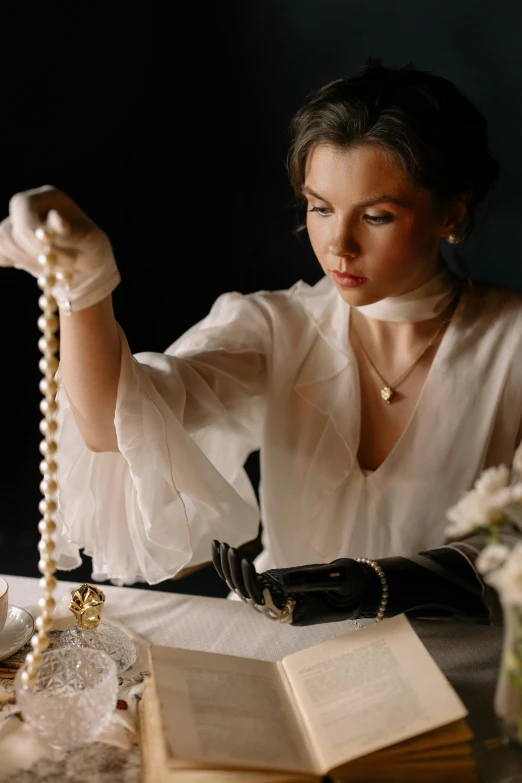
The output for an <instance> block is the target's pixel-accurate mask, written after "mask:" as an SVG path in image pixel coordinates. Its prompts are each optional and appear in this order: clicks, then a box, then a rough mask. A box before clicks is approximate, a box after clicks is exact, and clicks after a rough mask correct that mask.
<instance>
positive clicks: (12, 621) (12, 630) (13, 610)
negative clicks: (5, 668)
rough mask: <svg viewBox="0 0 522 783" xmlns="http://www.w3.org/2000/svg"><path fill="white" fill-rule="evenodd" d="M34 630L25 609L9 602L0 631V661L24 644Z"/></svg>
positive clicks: (31, 620)
mask: <svg viewBox="0 0 522 783" xmlns="http://www.w3.org/2000/svg"><path fill="white" fill-rule="evenodd" d="M33 631H34V620H33V618H32V617H31V615H30V614H29V612H26V611H25V609H21V608H20V607H19V606H13V605H12V604H9V606H8V607H7V619H6V621H5V625H4V627H3V629H2V630H1V631H0V661H3V660H4V658H9V656H10V655H14V654H15V652H18V650H20V649H21V648H22V647H23V646H24V644H26V643H27V642H28V641H29V639H30V638H31V636H32V635H33Z"/></svg>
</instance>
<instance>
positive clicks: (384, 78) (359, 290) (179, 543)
mask: <svg viewBox="0 0 522 783" xmlns="http://www.w3.org/2000/svg"><path fill="white" fill-rule="evenodd" d="M497 168H498V167H497V163H496V162H495V161H494V159H493V158H492V157H491V155H490V153H489V150H488V140H487V133H486V121H485V120H484V119H483V117H482V116H481V115H480V114H479V112H478V111H477V110H476V109H475V108H474V107H473V106H472V105H471V103H470V102H469V101H468V100H467V98H465V97H464V96H463V95H461V94H460V93H459V92H458V90H457V89H456V88H455V87H454V86H453V85H452V84H451V83H450V82H448V81H447V80H445V79H442V78H440V77H436V76H433V75H431V74H428V73H424V72H422V71H417V70H414V69H412V68H410V67H405V68H398V69H388V68H384V67H383V66H382V65H381V63H380V61H373V60H371V61H369V62H368V63H367V64H366V66H365V67H364V68H363V69H362V71H361V72H360V73H359V74H358V75H357V76H356V77H354V78H353V79H341V80H338V81H336V82H333V83H332V84H329V85H326V86H325V87H324V88H323V89H322V90H320V91H319V92H318V94H317V95H316V96H314V97H313V98H312V100H311V101H310V102H309V103H307V104H306V105H305V106H304V107H303V108H302V109H301V110H300V111H299V112H298V113H297V115H296V117H295V119H294V122H293V126H292V144H291V151H290V157H289V171H290V177H291V181H292V184H293V186H294V188H295V190H296V193H297V195H298V196H299V197H301V198H303V199H304V200H305V201H306V204H307V213H306V227H307V230H308V233H309V236H310V240H311V243H312V246H313V249H314V251H315V254H316V256H317V258H318V260H319V263H320V264H321V266H322V268H323V270H324V272H325V275H324V277H323V278H322V279H321V280H320V281H319V283H317V285H315V286H313V287H310V286H308V285H306V284H304V283H302V282H298V283H296V285H295V286H293V287H292V288H291V289H290V290H286V291H273V292H260V293H256V294H252V295H248V296H243V295H240V294H238V293H228V294H224V295H222V296H221V297H219V298H218V300H217V301H216V303H215V305H214V307H213V308H212V310H211V312H210V313H209V315H208V316H207V317H206V318H205V319H203V321H201V322H200V323H198V324H196V325H195V326H194V327H192V328H191V329H189V331H188V332H187V333H186V334H184V335H183V336H182V337H180V338H179V339H178V340H177V341H176V342H174V343H173V344H172V345H171V346H170V348H168V349H167V351H166V352H165V353H164V354H154V353H143V354H139V355H137V356H136V357H133V356H132V354H131V352H130V349H129V347H128V345H127V342H126V340H125V336H124V334H123V332H122V330H121V328H120V327H119V326H118V325H117V323H116V321H115V319H114V315H113V311H112V304H111V296H110V295H111V293H112V291H113V290H114V288H115V287H116V285H117V284H118V281H119V273H118V270H117V266H116V262H115V260H114V257H113V254H112V250H111V246H110V242H109V240H108V238H107V237H106V236H105V235H104V234H103V232H102V231H101V230H100V229H99V228H98V227H96V226H95V225H94V224H93V223H92V221H90V220H89V218H88V217H87V216H86V215H85V214H84V213H82V212H81V210H80V209H79V208H78V207H77V206H76V204H74V203H73V202H72V201H71V200H70V199H69V198H68V197H67V196H66V195H64V194H62V193H59V192H57V191H55V190H54V189H52V188H43V189H38V190H36V191H30V192H26V193H22V194H18V195H17V196H15V197H14V199H13V200H12V202H11V205H10V216H9V218H7V220H6V221H4V223H3V224H2V233H1V242H2V244H1V250H2V255H3V263H4V264H14V265H15V266H20V267H23V268H25V269H27V270H29V271H31V272H33V274H37V263H36V261H34V259H35V258H36V256H37V254H38V250H39V246H38V242H37V241H36V240H35V238H34V231H35V229H36V228H37V227H38V225H40V224H41V222H42V220H46V222H47V226H48V227H49V228H50V229H51V230H52V231H53V232H54V233H55V246H56V248H57V251H58V252H59V255H60V262H61V263H62V265H64V266H67V267H68V268H70V269H72V270H73V272H72V274H73V277H72V281H71V283H70V285H69V286H67V285H66V281H64V280H62V281H59V282H58V283H57V288H56V296H57V298H58V300H59V302H60V307H61V313H60V329H61V381H62V384H63V386H62V387H61V390H60V405H61V427H60V454H61V459H60V476H59V479H60V487H61V497H60V502H61V512H60V513H61V517H62V519H63V523H64V527H63V532H62V535H61V536H59V546H58V550H57V559H58V563H59V566H60V567H61V568H64V569H68V568H74V567H76V566H77V565H79V563H80V558H79V553H78V550H79V548H81V547H83V548H84V549H85V552H86V553H87V554H90V555H92V557H93V568H94V573H93V578H98V579H105V578H110V579H113V580H119V581H121V582H127V583H129V582H134V581H136V580H140V579H141V580H146V581H147V582H149V583H151V584H155V583H158V582H161V581H162V580H164V579H167V578H169V577H173V576H175V575H177V574H179V573H181V571H182V569H185V568H187V567H193V566H196V565H198V564H202V563H205V562H207V561H208V560H209V558H210V552H211V547H212V541H213V540H219V541H227V542H229V543H230V544H231V545H232V547H233V548H234V547H237V546H239V545H241V544H243V543H245V542H246V541H249V540H251V539H253V538H255V536H256V534H257V530H258V523H259V518H260V513H259V510H258V507H257V502H256V497H255V494H254V491H253V489H252V487H251V485H250V483H249V481H248V479H247V476H246V474H245V472H244V470H243V464H244V462H245V460H246V458H247V456H248V455H249V454H250V453H251V452H252V451H254V450H256V449H260V464H261V477H262V483H261V489H260V497H261V518H262V520H263V552H262V553H261V555H260V556H259V557H258V558H257V561H256V564H255V565H256V567H257V570H258V571H261V572H266V571H267V570H268V569H274V568H275V569H281V568H287V567H291V566H301V565H308V564H328V563H330V562H332V561H335V560H337V559H338V558H340V557H343V556H345V557H347V556H349V557H350V558H353V559H354V560H355V559H356V558H368V559H369V558H377V560H371V561H370V562H368V563H358V564H356V565H357V569H356V573H357V574H358V575H359V576H357V577H355V576H354V574H355V571H354V567H352V565H351V564H352V563H353V562H354V560H352V561H349V564H348V565H346V563H343V564H342V565H343V568H344V567H346V568H348V569H351V571H349V574H351V576H350V578H352V577H353V578H357V579H358V580H359V582H360V583H361V588H360V589H361V590H362V593H364V594H368V595H369V593H368V591H370V593H371V594H372V596H373V597H371V600H369V602H368V601H367V602H366V603H367V604H368V605H365V606H359V608H358V609H357V608H356V609H354V608H353V607H351V608H350V609H346V605H347V603H348V604H350V602H352V603H357V601H358V602H359V604H361V601H360V600H359V598H357V600H354V601H352V599H351V598H349V599H346V598H345V597H343V598H342V600H341V601H340V603H341V604H344V606H343V607H342V611H344V616H347V612H348V615H349V613H350V612H352V615H353V613H354V612H355V615H354V616H357V611H358V612H359V614H360V612H361V611H362V612H363V613H364V612H366V614H368V613H370V614H373V615H377V616H382V615H383V614H385V613H387V612H389V611H392V609H390V608H389V607H391V606H392V604H393V600H392V595H394V596H395V598H397V596H398V595H399V594H401V591H402V592H404V593H405V595H406V598H405V600H406V603H408V599H407V596H410V599H409V600H410V604H411V591H412V588H414V589H415V591H416V594H418V593H419V590H420V588H419V585H420V583H421V581H420V580H422V579H426V580H427V582H426V585H427V586H426V590H427V593H426V595H423V596H422V600H421V601H420V603H421V604H422V606H424V607H425V606H428V605H431V604H437V603H442V604H443V605H444V606H448V605H449V604H448V602H449V603H451V601H450V598H451V596H452V595H453V594H454V593H455V592H457V593H458V596H457V598H456V599H455V601H454V603H455V606H450V607H449V611H450V612H453V611H455V612H458V613H464V614H469V615H471V616H474V617H478V616H482V615H484V613H485V609H484V605H483V603H482V600H481V595H482V587H481V585H480V583H479V582H478V578H477V577H476V575H475V572H474V570H473V568H472V560H473V556H474V554H473V550H472V549H470V548H469V547H467V548H466V547H463V546H462V545H460V549H459V548H458V547H457V548H449V549H443V550H439V549H437V548H438V547H440V546H441V544H442V543H443V540H444V528H445V526H446V519H445V512H446V510H447V509H448V508H449V507H450V506H451V505H453V504H454V503H455V501H456V500H457V499H458V497H459V496H460V494H461V493H462V492H463V491H464V490H466V489H468V488H469V487H470V486H471V485H472V484H473V482H474V480H475V479H476V478H477V476H478V475H479V474H480V473H481V471H482V470H483V469H484V468H487V467H488V466H492V465H497V464H498V463H500V462H506V463H507V462H509V461H511V458H512V456H513V453H514V451H515V448H516V445H517V443H518V441H519V439H520V435H521V432H520V429H521V421H522V383H520V380H521V375H522V363H521V361H520V359H519V356H520V355H521V350H520V349H521V347H522V346H521V343H522V329H521V328H520V326H521V324H522V310H521V307H520V299H521V298H520V295H519V294H517V293H512V292H508V291H502V290H499V289H496V288H493V287H491V286H487V285H482V284H476V285H474V286H473V290H470V289H469V288H468V287H467V286H466V285H462V283H461V281H460V279H459V278H457V277H456V276H454V275H453V274H451V273H450V272H449V271H448V270H447V269H446V267H445V264H444V261H443V259H442V257H441V253H440V246H441V243H442V241H443V240H445V241H448V242H450V243H458V242H459V241H462V240H464V239H465V238H467V237H468V236H469V235H470V233H471V231H472V229H473V226H474V222H475V217H476V214H477V208H478V206H479V205H480V204H481V203H482V202H483V201H484V199H485V197H486V195H487V194H488V192H489V190H490V188H491V186H492V185H493V183H494V181H495V178H496V175H497ZM67 310H72V314H70V315H67V314H65V313H66V311H67ZM434 549H435V550H436V551H435V553H432V554H428V555H427V556H424V557H423V559H422V558H421V559H422V564H421V568H420V569H419V568H414V569H413V578H412V577H411V575H410V572H411V567H410V566H409V563H410V562H414V561H413V560H410V559H408V560H405V558H410V557H412V556H415V555H416V553H418V552H420V551H423V550H424V551H426V550H434ZM441 552H442V554H441ZM227 553H228V545H220V544H218V543H216V544H215V546H214V554H215V562H216V565H217V566H218V567H219V568H220V570H221V574H222V576H223V577H229V583H230V586H231V587H235V588H236V589H237V591H238V592H239V593H240V594H242V595H247V596H248V597H249V598H250V600H252V601H254V602H255V603H259V602H263V600H265V599H266V601H269V600H270V598H269V596H268V594H267V595H265V597H264V598H263V596H259V595H250V594H248V591H246V590H244V589H243V588H244V587H245V585H244V583H243V582H241V583H240V584H238V583H237V582H238V580H239V581H241V575H239V576H238V577H237V579H236V580H234V578H233V575H231V573H230V571H228V572H227V567H228V557H227ZM382 558H386V559H389V558H392V559H394V560H395V559H396V558H398V559H399V560H397V561H396V562H394V563H391V562H389V561H388V560H387V568H388V573H387V574H386V576H387V577H389V576H390V574H391V573H392V572H393V573H395V572H397V574H398V576H397V577H394V578H393V581H394V589H395V593H393V588H392V584H391V581H390V579H388V582H389V583H390V593H389V595H390V598H389V601H388V604H386V601H385V596H386V594H387V591H386V587H385V583H384V582H383V577H382V575H381V574H382V570H384V572H385V573H386V569H385V568H384V567H383V568H382V570H380V568H379V562H381V561H380V559H382ZM448 558H449V559H448ZM232 560H233V555H232ZM426 560H430V562H433V563H435V565H434V568H433V569H426V568H425V565H426V563H425V561H426ZM399 561H400V562H399ZM223 564H224V566H223ZM237 572H240V573H242V572H241V571H240V569H236V573H237ZM424 572H426V573H427V574H429V576H427V577H426V574H425V573H424ZM331 573H340V574H341V572H340V571H339V572H337V571H334V572H332V571H331V570H330V571H328V574H329V578H330V579H340V581H341V582H342V585H344V584H345V580H344V576H346V573H348V572H346V573H345V572H343V573H342V574H341V576H339V577H332V576H331V575H330V574H331ZM279 576H280V575H279V574H278V573H277V572H276V575H275V580H276V583H277V584H278V585H279V586H281V580H280V579H279ZM247 579H248V574H247ZM278 579H279V582H278ZM448 579H449V580H450V582H449V584H450V587H449V588H448ZM267 580H268V581H267ZM269 583H270V577H265V581H262V580H261V581H260V584H263V585H264V584H269ZM298 584H299V585H300V586H301V587H302V586H303V585H302V584H301V582H299V583H298ZM294 587H295V585H294ZM468 587H469V589H468ZM441 590H442V591H443V598H444V600H441V601H437V600H436V599H437V598H438V597H439V596H440V595H441V593H440V591H441ZM340 591H341V593H342V594H343V595H344V593H346V590H345V589H344V587H342V586H341V587H340ZM459 591H460V592H459ZM359 592H360V591H359ZM275 593H276V590H275V588H274V594H275ZM434 593H435V595H434ZM375 596H377V599H376V598H375ZM330 598H331V599H332V600H330V599H329V600H328V611H329V612H330V613H331V612H332V606H334V605H337V604H338V603H339V601H338V600H337V597H336V596H333V598H332V596H330ZM395 598H394V600H395ZM257 599H259V600H257ZM376 600H377V603H375V601H376ZM285 601H286V597H285ZM362 603H364V600H363V601H362ZM417 603H418V601H416V599H414V600H413V605H417ZM383 604H385V606H384V609H383ZM281 606H282V604H281V601H279V603H278V602H277V601H276V604H275V609H274V613H275V615H277V613H278V611H279V610H280V608H281ZM394 606H395V605H394ZM294 608H295V607H294ZM405 608H409V607H408V606H405V605H404V601H403V602H402V603H400V602H399V604H398V605H396V606H395V608H394V609H393V611H402V610H404V609H405ZM284 611H286V612H287V615H288V606H286V604H285V609H284ZM334 613H335V612H334ZM287 615H285V617H286V616H287ZM349 616H350V615H349ZM290 619H291V620H292V621H295V622H308V621H312V622H316V621H318V619H317V616H314V617H307V616H306V611H305V612H304V613H303V612H301V613H300V611H299V607H298V608H297V610H296V612H295V617H291V618H290ZM323 619H324V613H323V615H321V616H320V617H319V621H321V620H323ZM328 619H332V618H331V617H329V616H328Z"/></svg>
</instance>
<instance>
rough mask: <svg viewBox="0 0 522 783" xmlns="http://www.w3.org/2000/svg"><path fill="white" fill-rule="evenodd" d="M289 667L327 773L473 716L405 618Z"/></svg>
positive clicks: (290, 660)
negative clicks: (393, 745)
mask: <svg viewBox="0 0 522 783" xmlns="http://www.w3.org/2000/svg"><path fill="white" fill-rule="evenodd" d="M282 663H283V667H284V669H285V671H286V673H287V676H288V679H289V681H290V684H291V687H292V689H293V692H294V696H295V698H296V702H297V704H298V706H299V708H300V710H301V712H302V714H303V717H304V719H305V720H306V721H307V724H308V727H309V732H310V734H311V735H312V737H313V738H314V744H315V746H316V752H317V755H319V754H320V755H321V757H322V759H321V762H322V768H321V770H320V771H321V772H322V773H326V772H327V771H328V770H331V769H333V768H334V767H337V766H339V765H341V764H344V763H346V762H348V761H351V760H352V759H355V758H358V757H360V756H365V755H367V754H368V753H371V752H373V751H376V750H379V749H380V748H385V747H387V746H389V745H392V744H394V743H396V742H401V741H402V740H405V739H408V738H409V737H413V736H416V735H417V734H422V733H424V732H426V731H429V730H431V729H434V728H437V727H439V726H442V725H445V724H447V723H450V722H452V721H456V720H458V719H459V718H462V717H464V716H465V715H467V710H466V707H465V706H464V704H463V703H462V702H461V700H460V699H459V697H458V696H457V694H456V693H455V691H454V690H453V688H452V687H451V685H450V683H449V682H448V680H447V679H446V677H445V676H444V675H443V673H442V672H441V670H440V669H439V667H438V666H437V664H436V663H435V661H434V660H433V658H432V657H431V655H430V654H429V653H428V651H427V650H426V648H425V647H424V645H423V644H422V642H421V641H420V639H419V637H418V636H417V634H416V633H415V631H414V630H413V628H412V627H411V625H410V623H409V622H408V620H407V618H406V617H405V616H404V615H399V616H397V617H393V618H390V619H388V620H385V621H384V622H383V623H377V624H375V625H371V626H368V627H366V628H364V629H362V630H360V631H358V632H357V633H354V634H348V635H347V636H344V637H339V638H337V639H332V640H330V641H328V642H323V643H322V644H320V645H317V646H316V647H312V648H310V649H308V650H302V651H300V652H297V653H293V654H292V655H289V656H287V657H286V658H285V659H284V660H283V662H282Z"/></svg>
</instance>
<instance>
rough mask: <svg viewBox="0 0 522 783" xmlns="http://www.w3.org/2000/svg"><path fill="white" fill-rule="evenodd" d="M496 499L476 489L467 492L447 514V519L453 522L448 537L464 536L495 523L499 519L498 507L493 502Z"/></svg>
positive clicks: (449, 527) (447, 529)
mask: <svg viewBox="0 0 522 783" xmlns="http://www.w3.org/2000/svg"><path fill="white" fill-rule="evenodd" d="M494 498H495V496H494V495H493V496H491V495H487V494H486V493H484V492H479V491H478V490H476V489H472V490H470V492H467V493H466V494H465V495H464V497H462V498H461V499H460V500H459V501H458V503H456V504H455V505H454V506H452V507H451V508H450V509H448V511H447V512H446V517H447V518H448V519H449V521H450V522H451V524H450V525H448V527H447V528H446V531H445V533H446V536H448V537H449V538H455V537H458V536H464V535H467V534H468V533H472V532H473V531H474V530H476V529H477V528H478V527H486V526H487V525H490V524H491V523H492V522H495V521H496V520H497V519H498V506H496V505H495V503H494V502H492V500H494Z"/></svg>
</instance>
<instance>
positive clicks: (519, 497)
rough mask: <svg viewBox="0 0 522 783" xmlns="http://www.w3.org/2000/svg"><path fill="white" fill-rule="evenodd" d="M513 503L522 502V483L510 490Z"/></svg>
mask: <svg viewBox="0 0 522 783" xmlns="http://www.w3.org/2000/svg"><path fill="white" fill-rule="evenodd" d="M509 493H510V495H511V502H512V503H520V502H522V481H518V482H517V483H516V484H513V486H511V487H510V488H509Z"/></svg>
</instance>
